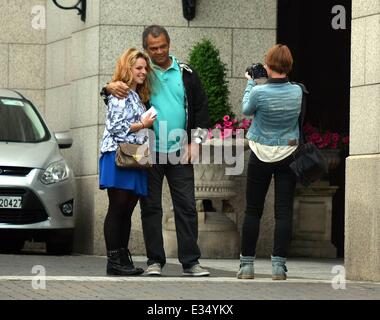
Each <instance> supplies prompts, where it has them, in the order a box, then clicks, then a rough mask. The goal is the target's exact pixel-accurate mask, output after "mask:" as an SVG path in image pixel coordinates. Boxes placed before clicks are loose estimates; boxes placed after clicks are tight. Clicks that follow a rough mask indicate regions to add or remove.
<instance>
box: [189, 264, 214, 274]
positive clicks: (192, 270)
mask: <svg viewBox="0 0 380 320" xmlns="http://www.w3.org/2000/svg"><path fill="white" fill-rule="evenodd" d="M182 275H183V276H190V277H206V276H209V275H210V272H209V271H208V270H207V269H205V268H203V267H201V266H200V265H199V264H196V265H194V266H192V267H191V268H188V269H183V273H182Z"/></svg>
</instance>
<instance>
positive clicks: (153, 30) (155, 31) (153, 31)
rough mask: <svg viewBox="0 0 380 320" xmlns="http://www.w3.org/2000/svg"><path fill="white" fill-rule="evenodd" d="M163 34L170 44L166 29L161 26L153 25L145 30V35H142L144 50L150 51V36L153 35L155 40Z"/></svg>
mask: <svg viewBox="0 0 380 320" xmlns="http://www.w3.org/2000/svg"><path fill="white" fill-rule="evenodd" d="M161 34H164V36H165V38H166V40H167V41H168V43H170V37H169V34H168V32H167V31H166V29H165V28H164V27H161V26H159V25H156V24H154V25H151V26H148V27H146V28H145V30H144V32H143V35H142V41H143V48H144V49H145V50H146V49H148V41H147V39H148V36H149V35H151V36H152V37H153V38H157V37H159V36H160V35H161Z"/></svg>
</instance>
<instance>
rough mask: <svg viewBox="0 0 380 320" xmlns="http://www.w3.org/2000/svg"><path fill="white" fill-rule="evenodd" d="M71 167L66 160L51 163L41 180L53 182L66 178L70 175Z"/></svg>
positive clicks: (46, 182)
mask: <svg viewBox="0 0 380 320" xmlns="http://www.w3.org/2000/svg"><path fill="white" fill-rule="evenodd" d="M69 174H70V169H69V167H68V166H67V164H66V161H65V160H61V161H57V162H53V163H51V164H50V165H49V166H48V167H47V169H46V170H45V171H44V173H43V174H42V176H41V182H42V183H44V184H51V183H56V182H60V181H63V180H66V179H67V178H68V177H69Z"/></svg>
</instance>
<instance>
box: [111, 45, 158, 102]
mask: <svg viewBox="0 0 380 320" xmlns="http://www.w3.org/2000/svg"><path fill="white" fill-rule="evenodd" d="M139 58H143V59H144V60H145V61H146V70H147V73H148V74H147V77H146V79H145V81H144V83H142V84H138V85H137V87H136V92H137V93H138V95H139V96H140V99H141V101H142V102H143V103H146V102H147V101H148V100H149V97H150V93H151V86H150V81H149V77H148V75H149V73H150V72H151V71H152V67H151V66H150V60H149V57H148V56H147V55H146V54H145V53H144V52H141V51H139V50H137V49H135V48H130V49H128V50H127V51H125V52H124V53H123V54H122V55H121V56H120V58H119V59H118V60H117V62H116V68H115V72H114V73H113V76H112V82H114V81H123V82H125V83H126V84H127V85H128V86H131V85H132V82H133V76H132V66H133V65H134V64H135V63H136V61H137V59H139Z"/></svg>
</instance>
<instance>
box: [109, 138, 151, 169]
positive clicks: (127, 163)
mask: <svg viewBox="0 0 380 320" xmlns="http://www.w3.org/2000/svg"><path fill="white" fill-rule="evenodd" d="M115 163H116V166H117V167H119V168H123V169H141V170H144V169H149V168H151V167H152V160H151V157H150V152H149V146H148V145H147V144H131V143H125V142H123V143H119V145H118V147H117V150H116V157H115Z"/></svg>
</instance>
